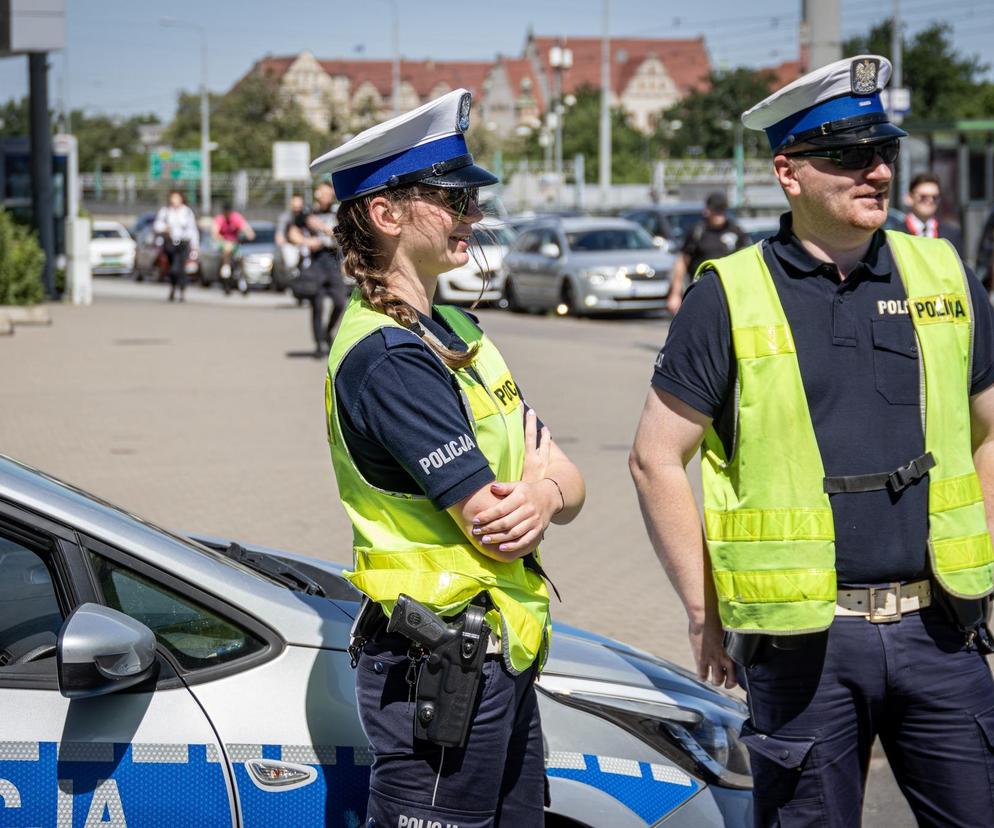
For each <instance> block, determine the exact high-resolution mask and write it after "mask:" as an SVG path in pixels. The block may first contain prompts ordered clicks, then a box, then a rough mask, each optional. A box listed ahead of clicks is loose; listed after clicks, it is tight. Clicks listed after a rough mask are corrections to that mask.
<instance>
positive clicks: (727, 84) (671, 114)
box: [656, 68, 773, 158]
mask: <svg viewBox="0 0 994 828" xmlns="http://www.w3.org/2000/svg"><path fill="white" fill-rule="evenodd" d="M772 81H773V78H772V76H771V75H770V74H769V73H767V72H757V71H754V70H752V69H744V68H738V69H731V70H728V71H714V72H712V73H711V75H710V78H709V86H708V88H707V89H703V90H700V89H698V90H694V91H693V92H691V93H690V94H689V95H687V97H685V98H684V99H683V100H682V101H680V102H679V103H677V104H675V105H674V106H672V107H670V108H669V109H667V110H666V111H665V112H664V113H663V114H662V118H661V119H660V121H659V123H658V125H657V127H656V136H657V139H658V141H659V143H660V144H661V145H662V146H664V147H666V148H668V150H669V155H670V156H671V157H673V158H686V157H689V156H701V157H703V158H731V157H732V155H733V154H734V151H735V126H736V124H738V123H739V119H740V117H741V115H742V112H743V111H745V110H746V109H748V108H749V107H750V106H752V104H754V103H756V102H758V101H761V100H762V99H763V98H765V97H766V96H767V95H769V94H770V85H771V83H772ZM743 144H744V147H745V152H746V155H749V156H754V155H759V154H761V153H763V152H764V151H765V150H766V149H767V148H768V147H767V145H766V140H765V138H764V137H763V134H762V133H760V132H756V131H754V130H745V131H744V132H743Z"/></svg>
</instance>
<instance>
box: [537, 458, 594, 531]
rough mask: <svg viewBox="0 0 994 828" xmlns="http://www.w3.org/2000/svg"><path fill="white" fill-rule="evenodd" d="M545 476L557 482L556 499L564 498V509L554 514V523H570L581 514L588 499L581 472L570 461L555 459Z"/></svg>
mask: <svg viewBox="0 0 994 828" xmlns="http://www.w3.org/2000/svg"><path fill="white" fill-rule="evenodd" d="M545 476H546V477H548V478H550V479H551V480H553V481H555V485H556V486H557V487H558V489H559V491H558V492H557V493H556V497H557V498H558V497H560V495H561V497H562V508H561V509H559V510H558V511H556V513H555V514H553V516H552V522H553V523H556V524H559V525H562V524H565V523H569V522H570V521H572V520H573V519H574V518H575V517H576V516H577V515H578V514H580V510H581V509H582V508H583V502H584V500H586V497H587V490H586V487H585V486H584V484H583V476H582V475H581V474H580V470H579V469H578V468H577V467H576V466H575V465H573V463H572V462H570V461H569V460H566V459H553V460H551V461H550V462H549V468H548V470H547V471H546V474H545Z"/></svg>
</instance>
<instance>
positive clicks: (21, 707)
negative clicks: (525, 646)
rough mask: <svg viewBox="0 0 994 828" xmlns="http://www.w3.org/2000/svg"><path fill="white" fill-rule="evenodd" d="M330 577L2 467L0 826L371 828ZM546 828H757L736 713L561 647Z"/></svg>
mask: <svg viewBox="0 0 994 828" xmlns="http://www.w3.org/2000/svg"><path fill="white" fill-rule="evenodd" d="M356 608H357V603H356V593H355V592H354V591H353V589H352V587H351V586H350V585H349V584H348V583H347V582H346V581H345V580H344V579H343V578H342V577H341V567H340V566H338V565H336V564H332V563H328V562H326V561H320V560H316V559H313V558H307V557H304V556H300V555H295V554H292V553H288V552H281V551H278V550H273V549H268V548H260V547H254V546H249V545H247V544H246V545H241V544H238V543H233V542H231V541H229V540H227V539H220V538H212V537H198V538H196V539H191V538H187V537H181V536H178V535H175V534H172V533H170V532H168V531H165V530H163V529H160V528H158V527H156V526H153V525H152V524H150V523H148V522H146V521H144V520H142V519H141V518H138V517H136V516H134V515H131V514H128V513H126V512H124V511H122V510H120V509H117V508H115V507H114V506H112V505H111V504H108V503H105V502H103V501H101V500H99V499H97V498H95V497H93V496H91V495H88V494H86V493H85V492H82V491H80V490H78V489H76V488H73V487H72V486H69V485H66V484H64V483H61V482H59V481H57V480H55V479H53V478H51V477H49V476H47V475H45V474H43V473H41V472H38V471H36V470H33V469H30V468H28V467H26V466H23V465H21V464H19V463H17V462H15V461H13V460H11V459H8V458H4V457H2V456H0V711H2V715H0V826H17V828H95V827H96V826H114V828H158V826H162V827H163V828H166V826H168V827H169V828H175V827H176V826H196V827H197V828H214V826H224V828H232V826H235V827H236V828H237V826H246V828H273V827H274V826H276V827H277V828H279V826H287V828H291V827H292V828H301V826H311V825H328V826H344V827H345V828H356V827H357V826H359V825H362V824H363V817H364V810H365V802H366V789H367V784H368V779H369V765H370V754H369V750H368V747H367V743H366V740H365V738H364V736H363V732H362V730H361V728H360V726H359V720H358V718H357V716H356V710H355V698H354V684H353V673H352V669H351V667H350V663H349V656H348V654H347V652H346V647H347V644H348V635H349V628H350V626H351V623H352V617H353V615H354V613H355V610H356ZM539 688H540V694H539V695H540V704H541V711H542V719H543V722H544V731H545V751H546V767H547V770H548V777H549V783H550V790H551V806H550V807H549V808H548V812H547V823H546V824H547V825H548V826H557V828H576V826H610V827H611V828H629V827H631V828H635V826H646V825H658V824H660V823H662V822H665V824H666V825H667V826H678V827H682V826H694V828H706V826H724V825H730V826H739V825H741V826H745V825H751V821H752V820H751V817H752V815H751V807H752V806H751V777H750V776H749V770H748V759H747V753H746V751H745V749H744V746H743V745H742V743H741V742H740V741H739V739H738V734H739V729H740V727H741V724H742V722H743V720H744V718H745V715H746V713H745V710H744V708H743V706H742V705H741V704H740V703H739V702H737V701H735V700H734V699H732V698H731V697H729V696H726V695H724V694H722V693H719V692H717V691H716V690H714V689H712V688H710V687H709V686H708V685H705V684H702V683H700V682H698V681H697V680H696V679H694V678H693V677H692V676H691V675H689V674H688V673H686V672H684V671H682V670H680V669H678V668H676V667H674V666H673V665H671V664H669V663H667V662H665V661H662V660H660V659H658V658H655V657H654V656H651V655H649V654H647V653H642V652H638V651H636V650H633V649H631V648H629V647H627V646H625V645H623V644H620V643H618V642H616V641H612V640H609V639H606V638H601V637H599V636H596V635H594V634H592V633H589V632H586V631H584V630H580V629H574V628H570V627H566V626H558V627H556V630H555V634H554V644H553V647H552V653H551V656H550V658H549V661H548V663H547V666H546V669H545V672H544V674H543V675H542V678H541V679H540V683H539Z"/></svg>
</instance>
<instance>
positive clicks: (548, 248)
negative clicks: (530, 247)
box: [538, 242, 559, 259]
mask: <svg viewBox="0 0 994 828" xmlns="http://www.w3.org/2000/svg"><path fill="white" fill-rule="evenodd" d="M538 252H539V253H541V254H542V255H543V256H545V258H547V259H558V258H559V245H558V244H555V243H554V242H546V243H545V244H543V245H542V246H541V247H540V248H539V249H538Z"/></svg>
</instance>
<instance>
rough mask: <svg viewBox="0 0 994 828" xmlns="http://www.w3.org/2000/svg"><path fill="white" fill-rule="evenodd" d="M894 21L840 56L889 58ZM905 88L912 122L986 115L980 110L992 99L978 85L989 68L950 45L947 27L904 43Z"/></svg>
mask: <svg viewBox="0 0 994 828" xmlns="http://www.w3.org/2000/svg"><path fill="white" fill-rule="evenodd" d="M893 26H894V24H893V21H892V20H885V21H883V22H882V23H879V24H877V25H876V26H874V27H873V28H872V29H871V30H870V33H869V34H868V35H866V36H865V37H854V38H850V39H849V40H847V41H846V42H845V43H843V45H842V53H843V54H845V55H858V54H876V55H883V56H884V57H887V58H890V57H892V55H891V32H892V31H893ZM902 49H903V66H904V73H903V74H904V85H905V86H906V87H907V88H908V89H910V90H911V112H910V115H909V117H911V118H914V119H915V120H916V121H932V120H950V119H953V118H962V117H969V116H978V115H984V116H987V117H989V113H990V109H989V108H988V109H986V112H985V110H984V109H983V107H985V106H989V104H990V103H991V102H992V101H994V95H992V94H991V85H990V84H989V83H983V82H982V81H981V77H982V75H983V74H984V73H985V72H986V71H987V69H988V68H989V67H988V66H987V65H986V64H984V63H981V62H980V59H979V58H978V57H977V56H976V55H973V56H965V55H961V54H960V53H959V52H957V51H956V50H955V49H954V48H953V46H952V26H950V25H949V24H948V23H933V24H932V25H930V26H929V27H928V28H926V29H922V30H921V31H919V32H917V33H916V34H915V36H914V37H913V38H912V39H911V40H910V41H909V40H907V39H904V40H903V45H902Z"/></svg>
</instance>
